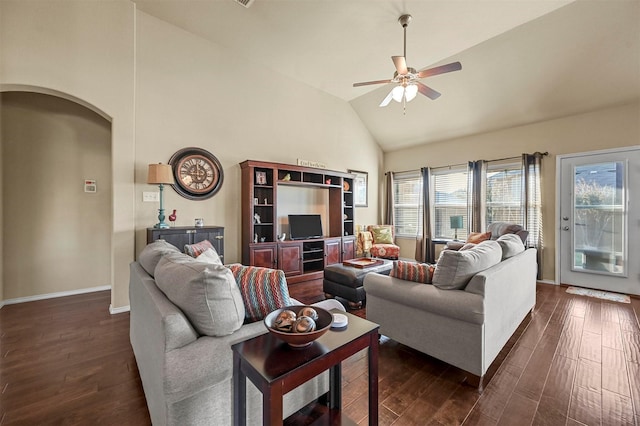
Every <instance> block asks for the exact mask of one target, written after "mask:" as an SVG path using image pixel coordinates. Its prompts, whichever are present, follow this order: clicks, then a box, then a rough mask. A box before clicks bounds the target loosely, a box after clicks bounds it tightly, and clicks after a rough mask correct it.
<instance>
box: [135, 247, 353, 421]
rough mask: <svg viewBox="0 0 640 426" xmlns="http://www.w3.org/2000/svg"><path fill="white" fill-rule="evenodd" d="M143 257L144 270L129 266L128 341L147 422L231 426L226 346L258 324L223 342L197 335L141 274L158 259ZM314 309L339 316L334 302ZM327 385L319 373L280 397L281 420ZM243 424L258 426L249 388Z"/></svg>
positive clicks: (258, 409) (254, 395)
mask: <svg viewBox="0 0 640 426" xmlns="http://www.w3.org/2000/svg"><path fill="white" fill-rule="evenodd" d="M169 251H171V250H169ZM146 255H147V256H145V257H146V259H147V261H146V265H145V266H146V269H145V267H143V265H142V264H141V263H143V264H144V263H145V261H144V260H143V259H140V260H141V262H133V263H132V264H131V266H130V282H129V298H130V306H131V316H130V318H131V320H130V322H131V325H130V339H131V346H132V347H133V351H134V354H135V357H136V362H137V365H138V370H139V371H140V377H141V379H142V385H143V388H144V393H145V397H146V400H147V405H148V407H149V413H150V415H151V421H152V422H153V424H154V425H230V424H232V413H233V401H232V394H233V389H232V372H233V368H232V351H231V345H233V344H234V343H237V342H240V341H243V340H246V339H249V338H251V337H254V336H257V335H260V334H263V333H265V332H267V330H266V328H265V326H264V324H263V322H262V321H259V322H254V323H250V324H244V325H241V326H240V328H239V329H238V330H236V331H234V332H233V333H231V334H228V335H224V336H219V337H210V336H204V335H200V334H199V333H198V332H197V331H196V329H195V328H194V326H193V325H192V323H191V322H190V321H189V319H188V318H187V316H186V315H185V313H183V310H181V309H179V308H178V307H177V306H176V305H175V304H174V303H172V302H171V301H170V300H169V299H168V298H167V296H165V294H164V293H163V292H162V291H161V290H160V288H159V287H158V285H156V280H155V279H154V276H152V275H151V274H149V273H148V272H147V270H150V271H152V273H153V271H154V266H155V263H158V259H154V261H152V262H149V261H148V257H149V256H148V253H146ZM141 256H142V255H141ZM156 257H158V256H156ZM194 262H196V261H195V260H194ZM155 271H156V274H155V278H158V273H157V271H158V269H157V268H156V269H155ZM292 302H293V303H294V304H299V302H298V301H296V300H294V299H292ZM320 306H322V307H323V308H325V309H334V308H337V309H341V310H344V308H343V307H342V305H341V304H340V303H339V302H337V301H335V300H326V301H323V302H320ZM243 312H244V311H243ZM243 315H244V314H243ZM328 383H329V381H328V373H324V374H322V375H320V376H318V377H316V378H314V379H312V380H310V381H309V382H307V383H305V384H304V385H301V386H299V387H298V388H296V389H294V390H293V391H291V392H289V393H288V394H287V395H285V398H284V415H285V417H287V416H289V415H290V414H292V413H294V412H296V411H297V410H299V409H300V408H302V407H304V406H305V405H306V404H308V403H309V402H311V401H313V400H315V399H317V398H318V397H319V396H321V395H322V394H324V393H326V392H327V390H328ZM247 423H248V424H250V425H257V424H262V396H261V394H260V393H259V392H258V390H257V389H256V388H255V387H254V386H253V385H252V384H251V383H250V382H247Z"/></svg>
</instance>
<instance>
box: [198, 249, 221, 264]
mask: <svg viewBox="0 0 640 426" xmlns="http://www.w3.org/2000/svg"><path fill="white" fill-rule="evenodd" d="M196 260H197V261H198V262H205V263H211V264H213V265H222V260H220V256H218V252H217V251H216V249H214V248H213V247H210V248H208V249H206V250H205V251H203V252H202V253H200V255H199V256H198V257H196Z"/></svg>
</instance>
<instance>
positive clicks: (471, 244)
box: [460, 243, 477, 250]
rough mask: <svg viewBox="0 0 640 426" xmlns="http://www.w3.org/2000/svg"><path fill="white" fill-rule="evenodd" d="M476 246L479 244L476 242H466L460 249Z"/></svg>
mask: <svg viewBox="0 0 640 426" xmlns="http://www.w3.org/2000/svg"><path fill="white" fill-rule="evenodd" d="M475 246H477V244H475V243H464V245H463V246H462V247H460V250H470V249H472V248H474V247H475Z"/></svg>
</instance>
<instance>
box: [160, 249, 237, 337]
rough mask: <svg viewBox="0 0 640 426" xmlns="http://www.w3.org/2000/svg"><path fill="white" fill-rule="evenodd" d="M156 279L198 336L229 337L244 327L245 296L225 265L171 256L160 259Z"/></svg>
mask: <svg viewBox="0 0 640 426" xmlns="http://www.w3.org/2000/svg"><path fill="white" fill-rule="evenodd" d="M155 276H156V284H157V285H158V288H159V289H160V290H161V291H162V292H163V293H164V294H165V295H166V296H167V298H168V299H169V300H171V301H172V302H173V303H174V304H175V305H176V306H177V307H178V308H180V309H181V310H182V312H184V314H185V315H186V316H187V318H189V321H190V322H191V325H193V328H195V330H196V331H197V332H198V333H200V334H204V335H207V336H226V335H229V334H231V333H233V332H234V331H236V330H238V329H239V328H240V327H241V326H242V324H243V322H244V315H245V310H244V304H243V303H242V295H241V294H240V289H239V288H238V284H236V280H235V279H234V278H233V274H232V273H231V271H230V270H229V269H228V268H226V267H225V266H222V265H211V264H208V263H203V262H197V261H195V260H194V259H193V258H191V257H189V256H187V255H186V254H182V253H171V254H168V255H166V256H164V257H163V258H162V259H160V262H158V266H157V267H156V270H155Z"/></svg>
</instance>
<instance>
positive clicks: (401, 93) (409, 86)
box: [353, 15, 462, 107]
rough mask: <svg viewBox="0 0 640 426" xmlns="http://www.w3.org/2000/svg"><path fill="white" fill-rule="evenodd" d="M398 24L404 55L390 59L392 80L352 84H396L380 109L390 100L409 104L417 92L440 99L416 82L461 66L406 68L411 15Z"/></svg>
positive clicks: (405, 16) (404, 16)
mask: <svg viewBox="0 0 640 426" xmlns="http://www.w3.org/2000/svg"><path fill="white" fill-rule="evenodd" d="M398 22H400V25H402V28H404V55H403V56H392V57H391V60H392V61H393V64H394V65H395V67H396V71H395V72H394V73H393V78H392V79H389V80H376V81H365V82H362V83H353V87H359V86H368V85H371V84H385V83H396V84H397V86H395V87H394V88H393V89H391V91H390V92H389V94H388V95H387V97H386V98H384V99H383V100H382V102H381V103H380V106H381V107H385V106H387V105H389V102H391V100H392V99H393V100H394V101H396V102H402V101H404V102H409V101H411V100H413V98H415V97H416V95H417V94H418V92H420V93H422V94H423V95H424V96H426V97H428V98H429V99H432V100H435V99H437V98H439V97H440V93H439V92H437V91H435V90H433V89H432V88H430V87H429V86H426V85H425V84H423V83H421V82H420V81H418V80H419V79H421V78H425V77H430V76H432V75H438V74H444V73H447V72H451V71H458V70H461V69H462V64H460V62H452V63H450V64H446V65H440V66H438V67H434V68H429V69H426V70H422V71H416V69H415V68H411V67H407V27H408V26H409V22H411V15H402V16H400V17H399V18H398Z"/></svg>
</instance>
